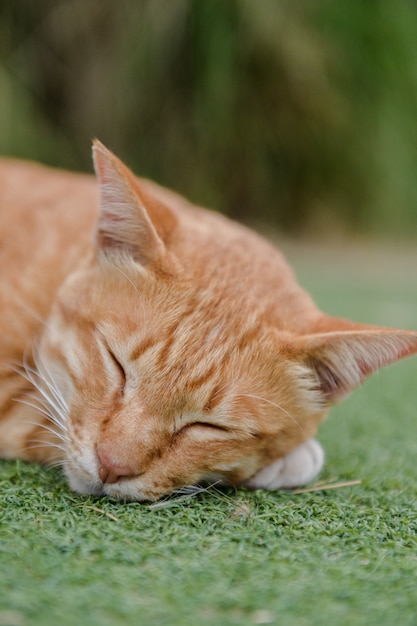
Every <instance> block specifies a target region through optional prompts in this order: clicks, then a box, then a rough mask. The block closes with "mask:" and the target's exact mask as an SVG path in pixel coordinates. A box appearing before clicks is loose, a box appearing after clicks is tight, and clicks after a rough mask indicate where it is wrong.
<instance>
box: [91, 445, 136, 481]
mask: <svg viewBox="0 0 417 626" xmlns="http://www.w3.org/2000/svg"><path fill="white" fill-rule="evenodd" d="M97 456H98V462H99V468H98V475H99V477H100V480H101V481H102V482H103V483H107V484H108V485H113V484H114V483H117V481H118V480H120V478H128V477H131V476H134V471H133V470H132V468H131V467H129V466H127V465H119V464H118V463H117V461H115V460H114V458H112V457H111V455H110V454H109V453H108V452H107V451H106V450H105V447H104V446H103V445H102V444H98V446H97Z"/></svg>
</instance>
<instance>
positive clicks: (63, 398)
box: [0, 142, 417, 500]
mask: <svg viewBox="0 0 417 626" xmlns="http://www.w3.org/2000/svg"><path fill="white" fill-rule="evenodd" d="M94 162H95V169H96V174H97V179H98V190H99V199H98V209H97V200H96V183H95V181H94V179H93V178H92V177H89V176H84V175H77V174H71V173H67V172H62V171H56V170H52V169H48V168H46V167H43V166H40V165H35V164H29V163H24V162H17V161H7V160H6V161H3V162H2V163H1V165H0V203H1V204H0V206H1V211H0V262H1V268H2V270H1V281H0V329H1V336H0V455H1V456H2V457H4V458H21V459H26V460H34V461H40V462H45V463H55V462H59V463H62V465H63V467H64V470H65V473H66V475H67V477H68V481H69V484H70V485H71V487H72V488H73V489H75V490H76V491H78V492H81V493H91V494H107V495H109V496H112V497H116V498H127V499H134V500H143V499H150V500H154V499H157V498H159V497H161V496H163V495H164V494H167V493H170V492H173V491H175V490H178V489H180V488H182V487H184V486H186V485H192V484H196V483H198V482H201V481H206V480H209V481H211V480H217V479H221V480H223V481H225V482H226V483H231V484H242V483H243V484H246V485H248V486H250V487H263V488H270V489H275V488H279V487H293V486H296V485H299V484H302V483H305V482H307V481H310V480H311V479H312V478H314V477H315V476H316V475H317V473H318V472H319V471H320V469H321V467H322V464H323V452H322V449H321V447H320V445H319V444H318V443H317V442H316V441H315V440H314V439H312V437H313V436H314V434H315V432H316V429H317V426H318V424H319V423H320V422H321V420H323V418H324V417H325V415H326V411H327V409H328V407H329V406H330V405H332V404H333V403H335V402H337V401H339V400H340V399H341V398H343V397H344V396H345V395H346V394H348V393H349V392H350V391H351V390H352V389H354V388H355V387H357V386H358V385H359V384H360V383H361V382H362V381H363V380H364V378H365V377H366V376H367V375H369V374H371V373H372V372H373V371H375V370H376V369H377V368H380V367H382V366H384V365H387V364H388V363H391V362H393V361H396V360H397V359H400V358H402V357H405V356H407V355H410V354H412V353H416V352H417V333H415V332H407V331H400V330H388V329H380V328H374V327H369V326H363V325H359V324H354V323H352V322H348V321H345V320H341V319H336V318H332V317H330V316H327V315H325V314H323V313H321V312H320V311H319V310H318V309H317V308H316V306H315V305H314V303H313V302H312V300H311V299H310V297H309V296H308V295H307V294H306V293H305V292H304V291H302V290H301V289H300V287H298V285H297V283H296V281H295V279H294V276H293V273H292V271H291V270H290V268H289V267H288V266H287V265H286V263H285V261H284V259H283V257H282V256H281V254H280V253H279V252H278V251H277V250H275V249H274V248H273V247H272V246H271V245H270V244H269V243H267V242H266V241H264V240H263V239H262V238H260V237H259V236H258V235H256V234H254V233H253V232H251V231H249V230H247V229H246V228H244V227H243V226H239V225H237V224H234V223H232V222H231V221H229V220H227V219H226V218H224V217H222V216H220V215H216V214H214V213H210V212H208V211H206V210H204V209H200V208H197V207H195V206H192V205H191V204H189V203H188V202H187V201H186V200H184V199H183V198H181V197H179V196H178V195H176V194H174V193H173V192H170V191H168V190H165V189H163V188H161V187H159V186H157V185H156V184H154V183H151V182H149V181H145V180H138V179H137V178H135V177H134V176H133V174H132V173H131V172H130V171H129V170H128V169H127V168H126V167H125V166H124V165H123V164H122V163H121V162H120V161H119V160H118V159H117V158H116V157H115V156H114V155H113V154H111V152H109V151H108V150H107V149H106V148H105V147H104V146H103V145H102V144H100V143H99V142H95V144H94Z"/></svg>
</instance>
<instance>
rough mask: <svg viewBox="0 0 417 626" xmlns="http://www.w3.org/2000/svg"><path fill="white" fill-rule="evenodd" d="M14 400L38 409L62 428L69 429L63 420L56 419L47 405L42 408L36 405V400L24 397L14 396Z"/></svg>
mask: <svg viewBox="0 0 417 626" xmlns="http://www.w3.org/2000/svg"><path fill="white" fill-rule="evenodd" d="M13 400H14V401H15V402H19V403H20V404H24V405H26V406H29V407H31V408H32V409H35V410H36V411H38V412H39V413H41V414H42V415H44V416H45V417H46V418H47V419H48V420H50V421H51V422H53V423H54V424H56V425H57V426H59V427H60V429H61V430H65V431H66V430H67V428H66V426H65V425H62V424H61V422H59V420H56V419H55V416H54V415H53V414H51V413H50V412H49V411H48V409H47V408H46V407H45V405H42V406H43V407H44V408H41V407H40V406H38V405H36V404H35V403H34V402H29V401H28V400H24V399H23V398H13ZM35 400H36V398H35Z"/></svg>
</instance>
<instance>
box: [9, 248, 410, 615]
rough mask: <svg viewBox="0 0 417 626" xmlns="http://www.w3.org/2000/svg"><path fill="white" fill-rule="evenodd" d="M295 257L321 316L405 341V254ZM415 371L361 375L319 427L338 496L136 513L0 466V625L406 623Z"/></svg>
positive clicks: (223, 496)
mask: <svg viewBox="0 0 417 626" xmlns="http://www.w3.org/2000/svg"><path fill="white" fill-rule="evenodd" d="M290 252H291V250H290ZM300 252H303V249H300V250H295V251H294V250H293V251H292V252H291V256H292V258H294V259H295V258H297V259H298V261H297V266H298V270H299V275H300V276H301V277H302V282H303V283H304V284H305V285H306V286H309V288H311V289H312V291H313V293H314V294H315V296H316V298H317V300H318V301H319V303H320V304H321V305H322V306H323V307H326V309H327V310H330V311H331V312H333V313H337V314H342V313H343V312H347V313H348V314H349V315H351V316H353V317H356V318H361V319H363V320H364V321H371V319H372V318H373V320H374V321H375V322H379V323H383V324H393V325H401V324H403V323H406V325H409V326H410V327H412V326H414V327H415V328H417V315H416V311H417V284H416V275H415V267H416V261H417V258H416V256H415V255H412V254H411V255H409V256H407V255H400V254H397V253H395V251H394V252H392V253H391V255H388V257H381V255H380V254H379V253H373V252H371V253H368V254H367V262H366V263H361V262H359V256H358V254H357V253H356V252H355V251H351V252H353V254H352V255H351V256H349V255H345V257H344V259H339V261H338V264H336V265H335V262H334V258H335V257H334V256H333V257H332V258H333V262H332V263H328V262H327V260H326V259H327V257H326V253H317V254H315V256H314V254H308V255H306V256H305V258H304V259H303V258H302V255H300ZM330 256H332V255H330ZM381 258H382V259H383V260H384V262H385V263H386V269H385V270H384V268H383V267H381ZM349 259H350V261H349ZM349 263H351V267H350V268H349V267H348V264H349ZM416 367H417V363H416V359H414V361H413V360H411V359H410V360H408V361H404V362H402V363H399V364H397V365H396V366H394V367H391V368H389V369H388V370H384V371H383V372H381V373H380V374H378V375H376V376H374V377H373V378H372V379H371V380H370V381H369V382H368V383H367V384H366V385H365V386H364V387H363V388H362V389H361V390H359V391H357V392H356V393H355V394H354V395H353V396H352V397H351V398H350V399H348V400H347V401H346V402H345V403H344V404H342V405H341V406H340V407H337V408H335V409H334V410H333V411H332V414H331V419H329V420H328V421H327V422H326V423H325V424H324V425H323V427H322V429H321V431H320V437H319V438H320V440H321V441H322V443H323V445H324V447H325V449H326V454H327V464H326V468H325V471H324V473H323V476H322V478H323V479H324V480H325V481H332V480H341V481H342V480H355V479H358V480H361V481H362V482H361V484H360V485H356V486H353V487H345V488H339V489H335V490H333V491H330V490H328V491H318V492H314V493H304V494H299V495H294V494H291V493H283V492H278V493H267V492H261V491H258V492H255V493H248V492H246V491H244V490H236V491H234V490H229V491H226V492H219V491H213V493H203V494H201V495H199V496H197V497H194V498H192V499H190V500H183V501H182V502H177V503H172V504H171V506H166V507H163V508H156V509H152V508H150V507H149V506H148V505H147V504H139V503H130V504H121V503H116V502H112V501H109V500H106V499H97V498H83V497H78V496H77V495H75V494H73V493H71V492H70V491H69V489H68V488H67V486H66V484H65V482H64V481H63V479H62V477H61V476H60V472H59V471H58V470H46V469H42V468H39V467H36V466H31V465H27V464H24V463H19V462H2V463H1V464H0V480H1V509H0V524H1V525H0V553H1V556H0V576H1V586H0V625H5V624H7V625H8V626H20V625H30V626H32V625H33V626H48V625H49V624H50V625H55V624H60V625H61V626H65V625H72V624H74V625H75V624H77V625H79V624H81V625H84V624H86V625H87V624H88V625H90V624H91V625H95V624H100V625H103V626H107V625H118V624H120V625H122V624H123V625H126V624H127V625H131V624H132V625H133V624H135V625H136V624H141V625H142V624H144V625H147V624H149V625H165V624H166V625H167V626H175V625H178V626H180V625H181V626H188V625H190V626H191V625H193V626H194V625H196V624H197V625H198V626H209V625H210V626H211V625H213V626H219V625H220V626H223V625H224V626H228V625H230V626H231V625H234V624H236V625H237V624H262V623H271V624H283V625H284V624H285V625H286V626H291V625H296V626H303V625H308V626H310V625H311V626H314V625H317V626H318V625H320V626H321V625H322V624H332V625H333V624H335V625H336V624H337V625H338V626H340V625H343V626H344V625H350V624H354V625H355V626H360V625H364V626H365V625H366V626H369V625H373V624H378V626H382V625H385V624H386V625H387V626H388V625H389V626H392V624H395V623H398V624H401V626H405V625H410V626H411V625H415V624H417V618H416V606H417V587H416V583H415V581H416V576H417V469H416V467H417V466H416V463H415V459H416V456H417V437H416V432H417V424H416V404H417V388H416V385H415V380H416Z"/></svg>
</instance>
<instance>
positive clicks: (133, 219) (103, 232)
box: [93, 140, 165, 267]
mask: <svg viewBox="0 0 417 626" xmlns="http://www.w3.org/2000/svg"><path fill="white" fill-rule="evenodd" d="M93 161H94V169H95V172H96V176H97V180H98V186H99V216H98V223H97V228H96V244H97V247H98V249H99V250H101V251H103V252H105V253H106V254H107V255H111V254H114V253H116V254H118V255H119V256H120V255H123V256H125V257H126V256H128V257H131V258H132V259H133V260H134V261H136V262H137V263H140V264H141V265H144V266H150V267H158V266H159V265H160V264H161V263H162V262H163V258H164V255H165V246H164V243H163V241H162V239H161V238H160V237H159V235H158V233H157V231H156V229H155V227H154V225H153V223H152V221H151V219H150V217H149V214H148V212H147V210H146V208H145V206H144V204H143V201H142V199H141V198H140V196H139V193H138V189H137V187H138V183H137V182H136V179H135V177H134V175H133V174H132V172H131V171H130V170H129V169H128V168H127V167H126V166H125V165H124V164H123V163H122V162H121V161H120V159H118V158H117V157H116V156H115V155H114V154H113V153H112V152H110V150H108V149H107V148H106V147H105V146H104V145H103V144H102V143H101V142H100V141H98V140H94V142H93Z"/></svg>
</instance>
